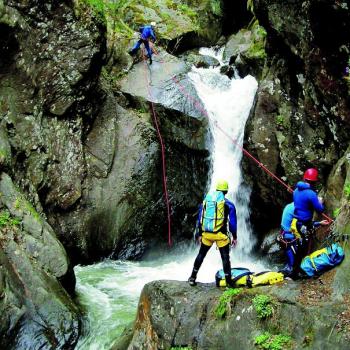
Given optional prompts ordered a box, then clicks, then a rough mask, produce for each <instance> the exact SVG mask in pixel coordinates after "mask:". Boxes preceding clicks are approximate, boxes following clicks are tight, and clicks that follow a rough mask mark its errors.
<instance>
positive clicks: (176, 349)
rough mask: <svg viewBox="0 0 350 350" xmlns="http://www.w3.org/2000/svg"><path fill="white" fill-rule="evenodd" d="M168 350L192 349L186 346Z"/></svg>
mask: <svg viewBox="0 0 350 350" xmlns="http://www.w3.org/2000/svg"><path fill="white" fill-rule="evenodd" d="M170 350H192V348H190V347H188V346H176V347H171V348H170Z"/></svg>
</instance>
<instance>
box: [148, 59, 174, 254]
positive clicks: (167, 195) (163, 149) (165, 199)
mask: <svg viewBox="0 0 350 350" xmlns="http://www.w3.org/2000/svg"><path fill="white" fill-rule="evenodd" d="M143 61H144V63H145V68H146V67H147V63H146V59H145V54H144V53H143ZM145 76H146V80H147V82H148V84H147V87H148V95H149V100H150V101H151V102H149V106H150V111H151V114H152V116H153V122H154V126H155V129H156V131H157V136H158V139H159V143H160V149H161V156H162V181H163V192H164V201H165V205H166V209H167V221H168V245H169V247H171V246H172V240H171V209H170V200H169V194H168V187H167V174H166V162H165V146H164V141H163V138H162V134H161V133H160V128H159V122H158V119H157V115H156V111H155V108H154V103H153V102H152V101H153V99H152V96H151V88H150V82H149V80H148V78H147V70H146V69H145Z"/></svg>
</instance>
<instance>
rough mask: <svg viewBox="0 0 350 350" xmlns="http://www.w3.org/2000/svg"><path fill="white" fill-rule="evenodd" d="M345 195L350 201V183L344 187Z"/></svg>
mask: <svg viewBox="0 0 350 350" xmlns="http://www.w3.org/2000/svg"><path fill="white" fill-rule="evenodd" d="M344 194H345V197H346V199H350V182H347V183H346V184H345V186H344Z"/></svg>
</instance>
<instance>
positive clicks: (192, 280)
mask: <svg viewBox="0 0 350 350" xmlns="http://www.w3.org/2000/svg"><path fill="white" fill-rule="evenodd" d="M210 247H211V246H210V245H205V244H203V242H202V243H201V246H200V248H199V253H198V255H197V257H196V260H195V261H194V264H193V270H192V273H191V276H190V278H189V279H188V282H189V283H190V285H191V286H195V285H196V278H197V273H198V271H199V269H200V267H201V265H202V263H203V260H204V258H205V256H206V255H207V253H208V251H209V249H210Z"/></svg>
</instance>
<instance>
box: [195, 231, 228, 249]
mask: <svg viewBox="0 0 350 350" xmlns="http://www.w3.org/2000/svg"><path fill="white" fill-rule="evenodd" d="M201 242H202V244H204V245H206V246H208V247H211V246H212V245H213V243H214V242H215V243H216V245H217V247H218V248H222V247H225V246H226V245H227V244H230V238H229V237H228V236H227V235H226V234H224V233H222V232H217V233H211V232H203V233H202V241H201Z"/></svg>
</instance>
